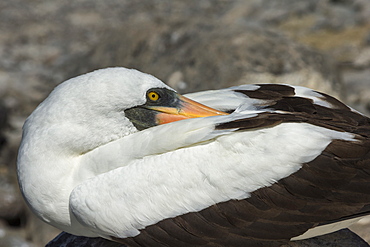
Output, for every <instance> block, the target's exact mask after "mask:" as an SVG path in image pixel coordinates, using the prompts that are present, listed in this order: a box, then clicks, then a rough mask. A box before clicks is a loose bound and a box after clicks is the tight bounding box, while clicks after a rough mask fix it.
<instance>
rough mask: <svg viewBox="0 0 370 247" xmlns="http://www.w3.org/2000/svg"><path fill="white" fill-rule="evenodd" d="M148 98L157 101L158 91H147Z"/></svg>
mask: <svg viewBox="0 0 370 247" xmlns="http://www.w3.org/2000/svg"><path fill="white" fill-rule="evenodd" d="M148 98H149V99H150V100H151V101H157V100H159V98H160V97H159V94H158V93H156V92H153V91H151V92H149V93H148Z"/></svg>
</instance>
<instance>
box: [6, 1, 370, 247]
mask: <svg viewBox="0 0 370 247" xmlns="http://www.w3.org/2000/svg"><path fill="white" fill-rule="evenodd" d="M0 58H1V59H0V247H5V246H7V247H13V246H24V247H27V246H44V245H45V244H46V243H47V242H49V241H50V240H51V239H53V238H54V237H55V236H56V235H57V234H58V233H59V232H60V231H58V230H56V229H54V228H52V227H49V226H47V225H46V224H44V223H42V222H40V221H39V220H38V219H36V218H35V217H34V216H33V215H32V214H31V213H30V212H29V210H28V209H27V207H26V205H25V203H24V202H23V200H22V197H21V194H20V192H19V189H18V185H17V182H16V173H15V163H16V155H17V149H18V145H19V142H20V139H21V131H22V130H21V128H22V125H23V122H24V121H25V119H26V117H27V116H28V115H29V114H30V113H31V112H32V110H33V109H35V107H36V106H37V105H38V104H39V103H40V102H41V101H42V100H43V99H44V98H45V97H46V96H47V94H48V93H49V92H50V91H51V90H52V89H53V88H54V87H55V86H56V85H57V84H58V83H60V82H62V81H64V80H66V79H68V78H70V77H73V76H76V75H78V74H81V73H85V72H88V71H91V70H94V69H97V68H102V67H107V66H124V67H130V68H137V69H139V70H141V71H144V72H147V73H150V74H153V75H155V76H156V77H158V78H160V79H162V80H163V81H164V82H166V83H168V84H169V85H171V86H172V87H174V88H175V89H177V90H178V91H179V92H181V93H184V92H191V91H197V90H203V89H213V88H221V87H227V86H232V85H237V84H241V83H264V82H265V83H271V82H273V83H289V84H295V85H304V86H308V87H311V88H314V89H317V90H320V91H324V92H326V93H329V94H331V95H334V96H336V97H339V98H341V99H342V100H343V101H345V102H346V103H347V104H349V105H351V106H352V107H354V108H355V109H357V110H359V111H362V112H364V113H366V114H369V112H370V0H274V1H270V0H249V1H226V0H187V1H180V0H140V1H139V0H105V1H92V0H74V1H72V0H65V1H47V0H2V1H0ZM353 229H354V230H355V231H356V232H357V233H359V234H360V235H361V236H362V237H363V238H364V239H365V240H367V241H368V242H369V241H370V226H369V222H368V220H366V219H365V220H363V221H362V222H360V223H358V224H357V225H356V226H354V227H353Z"/></svg>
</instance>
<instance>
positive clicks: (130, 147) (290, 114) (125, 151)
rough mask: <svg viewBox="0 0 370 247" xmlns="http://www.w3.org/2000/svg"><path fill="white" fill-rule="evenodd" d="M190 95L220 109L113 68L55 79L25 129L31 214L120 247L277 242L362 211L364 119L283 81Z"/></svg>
mask: <svg viewBox="0 0 370 247" xmlns="http://www.w3.org/2000/svg"><path fill="white" fill-rule="evenodd" d="M157 96H158V98H157ZM187 97H188V98H191V99H193V100H195V101H198V102H200V103H202V104H204V105H207V106H208V107H212V108H214V109H217V110H214V109H211V108H207V107H205V106H201V105H196V106H195V104H194V102H192V101H190V100H188V99H186V98H181V97H180V96H178V95H177V94H175V92H174V91H173V90H172V89H170V88H169V87H168V86H166V85H164V84H163V83H162V82H161V81H159V80H158V79H156V78H154V77H152V76H149V75H146V74H143V73H140V72H138V71H135V70H127V69H124V68H111V69H105V70H99V71H95V72H92V73H89V74H86V75H83V76H80V77H77V78H74V79H71V80H69V81H68V82H65V83H63V84H61V85H60V86H59V87H57V89H56V90H54V92H53V93H52V94H51V95H50V96H49V97H48V98H47V99H46V100H45V101H44V102H43V103H42V104H41V105H40V106H39V107H38V108H37V109H36V110H35V112H34V113H33V114H32V115H31V116H30V117H29V119H28V120H27V122H26V124H25V126H24V135H23V140H22V145H21V147H20V151H19V156H18V176H19V182H20V185H21V189H22V192H23V194H24V196H25V198H26V201H27V202H28V204H29V205H30V207H31V208H32V209H33V211H34V212H35V213H36V214H37V215H38V216H39V217H40V218H42V219H43V220H44V221H46V222H48V223H50V224H52V225H54V226H56V227H58V228H60V229H62V230H64V231H67V232H69V233H72V234H76V235H83V236H89V237H95V236H101V237H104V238H108V239H114V240H116V241H122V242H124V243H127V244H128V245H129V246H189V245H190V246H248V245H249V246H278V245H280V244H282V243H284V242H286V241H289V240H290V239H295V238H297V237H298V236H300V235H302V234H304V233H305V232H306V231H307V230H309V229H312V228H315V227H317V226H319V225H326V224H329V223H335V222H337V221H344V220H347V219H351V218H353V217H357V216H362V215H365V214H368V213H369V212H370V191H369V190H368V188H369V185H370V119H369V118H367V117H366V116H364V115H362V114H360V113H358V112H356V111H354V110H353V109H351V108H349V107H348V106H346V105H344V104H343V103H341V102H340V101H338V100H336V99H334V98H332V97H330V96H328V95H325V94H321V93H318V92H315V91H313V90H310V89H307V88H303V87H293V86H289V85H272V84H261V85H244V86H238V87H233V88H229V89H223V90H216V91H206V92H200V93H194V94H189V95H187ZM226 112H227V113H229V114H227V113H226ZM200 116H206V117H200ZM195 117H199V118H195ZM182 119H184V120H182ZM177 120H182V121H177ZM162 123H167V124H162ZM158 124H160V125H158ZM138 130H140V131H138ZM341 227H346V226H345V225H341ZM332 230H333V229H332ZM320 233H321V234H323V233H325V232H324V231H323V230H322V229H321V228H320ZM314 234H316V233H314ZM314 234H313V235H314ZM310 236H311V235H305V236H303V238H304V237H310Z"/></svg>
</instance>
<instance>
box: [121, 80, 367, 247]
mask: <svg viewBox="0 0 370 247" xmlns="http://www.w3.org/2000/svg"><path fill="white" fill-rule="evenodd" d="M238 92H240V93H243V94H245V95H247V96H248V97H251V98H259V99H266V100H268V103H267V104H265V105H261V106H260V108H261V109H268V111H266V112H265V113H262V114H259V115H258V116H256V117H254V118H246V119H241V120H237V121H233V122H229V123H224V124H221V125H218V126H217V127H216V128H218V129H228V128H230V129H235V128H236V129H238V130H239V131H243V130H251V129H257V128H269V127H271V126H275V125H277V124H280V123H284V122H298V123H300V122H302V123H309V124H313V125H317V126H321V127H324V128H329V129H333V130H337V131H345V132H350V133H353V134H355V136H356V139H357V141H356V142H350V141H342V140H334V141H332V143H331V144H329V146H328V147H327V148H326V149H325V150H323V152H322V154H321V155H319V156H318V157H317V158H316V159H314V160H313V161H311V162H309V163H307V164H303V166H302V168H301V169H300V170H299V171H297V172H296V173H294V174H292V175H290V176H288V177H286V178H283V179H281V180H279V181H277V182H276V183H275V184H273V185H272V186H269V187H265V188H260V189H258V190H256V191H254V192H253V193H251V196H250V197H249V198H247V199H244V200H231V201H227V202H223V203H218V204H216V205H213V206H211V207H208V208H206V209H204V210H202V211H200V212H195V213H187V214H185V215H180V216H177V217H175V218H171V219H165V220H163V221H161V222H158V223H157V224H155V225H152V226H148V227H146V228H145V229H143V230H141V233H140V234H139V235H138V236H137V237H134V238H127V239H122V240H121V241H122V242H124V243H126V244H128V245H129V246H255V247H257V246H280V245H282V244H284V243H286V242H288V241H289V239H291V238H292V237H295V236H298V235H301V234H303V233H304V232H305V231H307V230H308V229H310V228H312V227H315V226H317V225H320V224H327V223H332V222H335V221H341V220H343V219H347V218H348V217H354V216H359V215H362V214H368V213H369V212H370V190H369V188H370V119H369V118H367V117H365V116H363V115H361V114H359V113H357V112H354V111H352V110H351V109H350V108H349V107H347V106H346V105H344V104H343V103H341V102H340V101H338V100H336V99H334V98H332V97H330V96H328V95H324V94H321V96H322V98H321V99H322V100H323V101H326V102H328V103H329V104H330V105H331V106H332V107H331V108H328V107H325V106H321V105H317V104H314V102H313V100H312V99H309V98H304V97H296V96H295V94H294V89H292V87H290V86H286V85H270V84H267V85H266V84H264V85H263V86H261V87H260V88H259V89H258V90H253V91H243V90H239V91H238ZM266 102H267V101H266ZM308 134H309V133H308ZM271 165H273V164H271Z"/></svg>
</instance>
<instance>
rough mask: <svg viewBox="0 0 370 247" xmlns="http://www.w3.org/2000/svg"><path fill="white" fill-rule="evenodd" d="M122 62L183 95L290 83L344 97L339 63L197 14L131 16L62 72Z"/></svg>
mask: <svg viewBox="0 0 370 247" xmlns="http://www.w3.org/2000/svg"><path fill="white" fill-rule="evenodd" d="M131 26H134V27H135V28H130V27H131ZM122 65H123V66H125V67H132V68H137V69H139V70H142V71H145V72H147V73H150V74H153V75H155V76H156V77H158V78H160V79H162V80H163V81H165V82H167V83H169V84H171V85H172V86H174V88H175V89H176V90H178V91H180V92H182V93H183V92H193V91H200V90H205V89H217V88H223V87H228V86H233V85H238V84H246V83H288V82H289V84H293V85H305V86H310V87H312V88H314V89H317V90H319V91H324V92H327V93H329V94H331V95H334V96H336V97H341V96H343V94H342V87H341V82H340V80H339V77H338V74H337V73H336V70H335V65H334V63H333V61H331V60H330V59H327V58H325V57H324V56H323V55H322V54H320V53H318V52H315V51H313V50H311V49H309V48H307V47H305V46H302V45H300V44H298V43H296V42H294V41H292V40H291V39H289V38H287V37H286V36H284V35H282V34H280V33H278V32H276V31H273V30H270V29H268V28H265V27H262V26H259V25H250V24H243V23H241V24H237V25H233V26H227V25H222V23H218V24H217V25H216V24H212V23H207V24H204V23H203V21H202V19H197V18H194V19H192V20H190V21H189V20H188V19H180V18H179V17H178V18H177V20H174V21H173V22H166V21H164V20H161V19H159V18H156V19H154V20H145V21H142V20H141V19H140V18H137V19H135V18H133V19H132V20H131V21H130V23H129V24H127V25H122V26H121V27H120V28H118V29H116V30H113V31H112V32H111V33H110V34H109V35H108V38H106V39H104V40H103V41H102V42H101V43H98V44H97V45H96V47H94V48H93V49H92V51H91V52H90V53H88V54H86V55H85V56H82V57H78V58H77V57H76V58H74V60H72V61H69V62H67V63H66V64H65V66H63V67H61V68H60V70H62V71H66V72H67V73H68V74H73V75H77V74H81V73H84V72H87V71H90V70H93V69H97V68H99V67H110V66H122Z"/></svg>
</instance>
